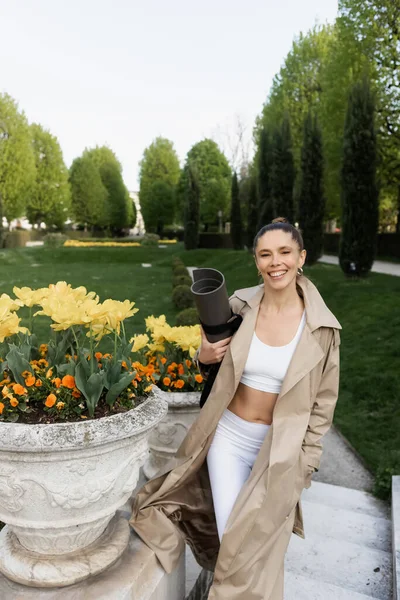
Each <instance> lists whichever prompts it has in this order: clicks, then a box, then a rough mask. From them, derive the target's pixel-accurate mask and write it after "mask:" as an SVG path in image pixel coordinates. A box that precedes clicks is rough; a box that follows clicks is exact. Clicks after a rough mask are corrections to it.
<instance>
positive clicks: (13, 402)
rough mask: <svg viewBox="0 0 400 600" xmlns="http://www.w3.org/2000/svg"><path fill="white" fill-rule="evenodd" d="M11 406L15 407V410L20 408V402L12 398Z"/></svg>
mask: <svg viewBox="0 0 400 600" xmlns="http://www.w3.org/2000/svg"><path fill="white" fill-rule="evenodd" d="M10 404H11V406H13V407H14V408H15V407H16V406H18V404H19V402H18V400H17V399H16V398H14V397H13V396H11V398H10Z"/></svg>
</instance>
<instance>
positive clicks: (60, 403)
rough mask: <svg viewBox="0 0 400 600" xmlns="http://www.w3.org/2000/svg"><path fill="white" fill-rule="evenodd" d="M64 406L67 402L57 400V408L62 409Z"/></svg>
mask: <svg viewBox="0 0 400 600" xmlns="http://www.w3.org/2000/svg"><path fill="white" fill-rule="evenodd" d="M64 406H65V402H57V404H56V409H57V410H61V409H63V408H64Z"/></svg>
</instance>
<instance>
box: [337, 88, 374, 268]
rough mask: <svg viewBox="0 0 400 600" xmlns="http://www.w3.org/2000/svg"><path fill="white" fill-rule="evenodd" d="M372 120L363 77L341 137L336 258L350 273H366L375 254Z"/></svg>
mask: <svg viewBox="0 0 400 600" xmlns="http://www.w3.org/2000/svg"><path fill="white" fill-rule="evenodd" d="M374 119H375V102H374V97H373V95H372V92H371V88H370V84H369V82H368V80H367V79H366V78H364V80H363V81H362V82H360V83H356V84H355V85H354V86H353V87H352V89H351V92H350V95H349V103H348V108H347V115H346V122H345V128H344V139H343V163H342V172H341V185H342V234H341V238H340V249H339V260H340V266H341V268H342V270H343V271H344V273H345V274H346V275H349V276H357V277H359V276H365V275H367V274H368V271H370V269H371V267H372V264H373V262H374V258H375V254H376V239H377V230H378V218H379V200H378V199H379V192H378V188H377V184H376V167H377V147H376V132H375V125H374Z"/></svg>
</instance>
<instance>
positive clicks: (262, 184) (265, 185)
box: [257, 127, 274, 229]
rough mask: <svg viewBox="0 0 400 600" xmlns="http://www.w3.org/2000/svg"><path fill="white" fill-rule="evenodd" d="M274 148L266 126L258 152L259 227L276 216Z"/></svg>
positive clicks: (262, 132) (261, 135) (261, 134)
mask: <svg viewBox="0 0 400 600" xmlns="http://www.w3.org/2000/svg"><path fill="white" fill-rule="evenodd" d="M272 152H273V148H272V144H271V137H270V133H269V131H268V130H267V129H266V128H265V127H264V128H263V129H262V130H261V132H260V146H259V149H258V154H257V166H258V169H257V174H258V179H257V184H258V225H257V227H258V229H261V227H262V226H263V225H267V224H268V223H270V222H271V221H272V219H273V218H274V206H273V198H272V160H273V154H272Z"/></svg>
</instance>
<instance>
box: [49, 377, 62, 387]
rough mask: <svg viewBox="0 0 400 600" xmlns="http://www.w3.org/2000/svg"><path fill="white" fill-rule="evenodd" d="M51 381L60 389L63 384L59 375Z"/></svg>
mask: <svg viewBox="0 0 400 600" xmlns="http://www.w3.org/2000/svg"><path fill="white" fill-rule="evenodd" d="M51 383H54V385H55V386H56V388H57V389H58V388H59V387H60V385H61V379H60V378H59V377H55V378H54V379H52V380H51Z"/></svg>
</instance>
